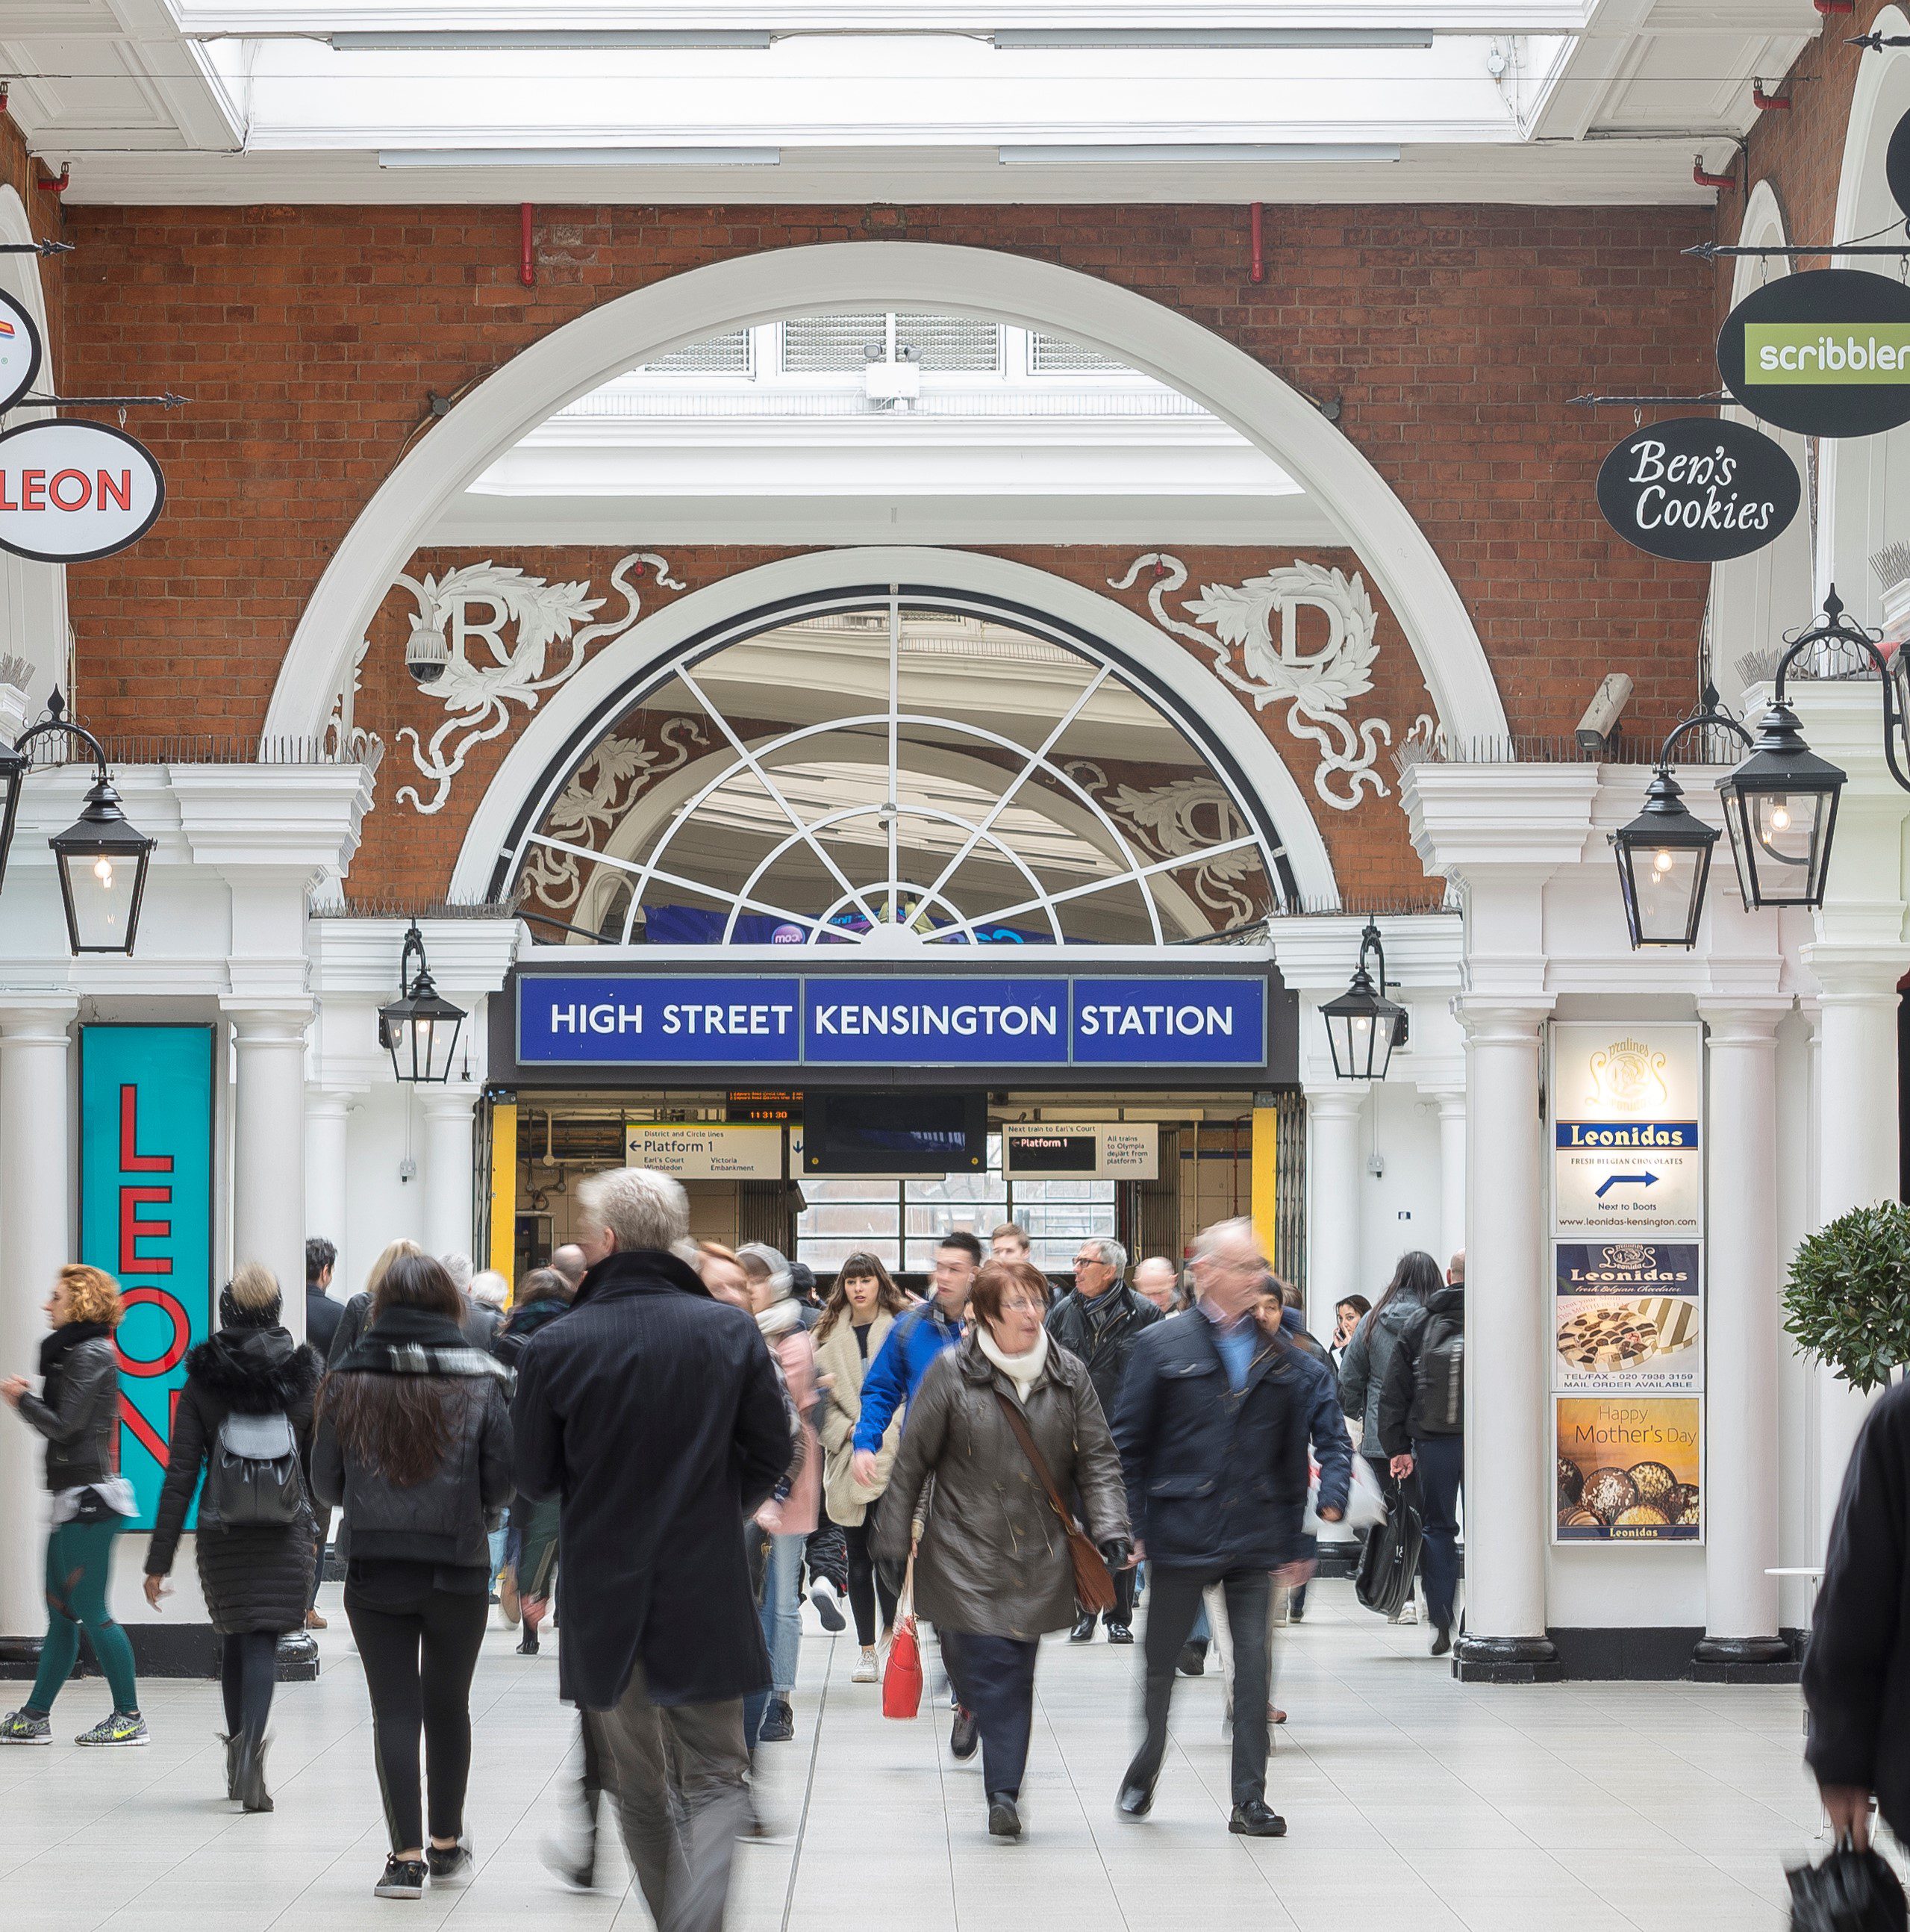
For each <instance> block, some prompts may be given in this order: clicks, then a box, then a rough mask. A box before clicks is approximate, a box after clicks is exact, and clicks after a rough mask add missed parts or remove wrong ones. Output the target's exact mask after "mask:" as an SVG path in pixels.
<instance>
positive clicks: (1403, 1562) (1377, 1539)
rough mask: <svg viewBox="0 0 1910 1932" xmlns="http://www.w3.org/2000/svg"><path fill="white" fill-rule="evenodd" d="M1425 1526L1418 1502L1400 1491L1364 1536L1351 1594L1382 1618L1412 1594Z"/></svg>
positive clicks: (1398, 1608)
mask: <svg viewBox="0 0 1910 1932" xmlns="http://www.w3.org/2000/svg"><path fill="white" fill-rule="evenodd" d="M1425 1538H1426V1528H1425V1524H1424V1523H1423V1520H1422V1519H1421V1517H1420V1512H1419V1507H1418V1505H1417V1504H1416V1503H1415V1502H1414V1501H1413V1500H1412V1499H1411V1497H1410V1496H1408V1494H1407V1493H1405V1491H1404V1490H1402V1491H1401V1493H1400V1496H1399V1502H1397V1503H1396V1504H1395V1505H1393V1508H1391V1509H1390V1510H1389V1511H1387V1518H1386V1521H1385V1523H1384V1524H1383V1525H1382V1526H1381V1527H1380V1528H1379V1529H1375V1531H1373V1532H1372V1535H1369V1537H1368V1538H1366V1549H1365V1550H1363V1552H1362V1553H1361V1555H1360V1572H1359V1574H1358V1576H1357V1577H1355V1578H1354V1585H1353V1589H1354V1595H1356V1596H1357V1597H1358V1598H1359V1599H1360V1602H1361V1603H1363V1604H1365V1605H1366V1608H1367V1609H1368V1610H1372V1611H1375V1612H1377V1613H1378V1614H1379V1615H1380V1616H1383V1617H1396V1616H1398V1615H1399V1613H1400V1612H1401V1611H1402V1610H1404V1609H1405V1607H1406V1605H1407V1604H1408V1602H1410V1601H1411V1598H1412V1595H1413V1580H1414V1577H1417V1575H1418V1574H1419V1568H1420V1544H1422V1543H1423V1541H1425Z"/></svg>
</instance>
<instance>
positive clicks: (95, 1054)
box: [79, 1026, 213, 1529]
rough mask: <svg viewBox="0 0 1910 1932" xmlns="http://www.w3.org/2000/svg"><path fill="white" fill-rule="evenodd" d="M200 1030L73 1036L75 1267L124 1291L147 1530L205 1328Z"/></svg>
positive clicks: (208, 1090)
mask: <svg viewBox="0 0 1910 1932" xmlns="http://www.w3.org/2000/svg"><path fill="white" fill-rule="evenodd" d="M212 1052H213V1031H212V1029H211V1028H210V1027H209V1026H85V1027H82V1028H80V1030H79V1258H80V1259H81V1260H82V1261H85V1262H91V1265H93V1266H94V1268H104V1269H105V1270H106V1273H107V1274H109V1275H112V1276H113V1277H115V1279H116V1280H118V1283H119V1286H120V1292H121V1295H122V1296H123V1297H124V1301H125V1304H126V1316H125V1319H124V1321H123V1322H121V1324H120V1326H119V1332H118V1335H117V1336H116V1337H115V1340H116V1341H117V1343H118V1348H119V1371H120V1373H119V1422H120V1430H119V1467H120V1471H121V1474H122V1475H125V1476H127V1477H128V1478H130V1480H131V1481H132V1484H133V1494H134V1495H135V1496H136V1497H137V1498H138V1499H139V1514H138V1515H137V1516H136V1517H134V1518H133V1522H132V1525H131V1526H132V1527H133V1528H135V1529H151V1527H152V1523H153V1514H154V1511H155V1510H156V1509H157V1508H158V1505H159V1487H160V1484H161V1482H162V1481H164V1479H165V1475H166V1445H168V1444H169V1442H171V1440H172V1418H173V1416H174V1415H175V1412H177V1410H178V1406H179V1391H181V1389H182V1388H184V1386H185V1380H186V1366H185V1364H186V1352H187V1350H188V1349H190V1348H191V1347H192V1346H193V1343H196V1342H202V1341H203V1340H205V1337H207V1336H208V1334H211V1328H212V1292H213V1290H212Z"/></svg>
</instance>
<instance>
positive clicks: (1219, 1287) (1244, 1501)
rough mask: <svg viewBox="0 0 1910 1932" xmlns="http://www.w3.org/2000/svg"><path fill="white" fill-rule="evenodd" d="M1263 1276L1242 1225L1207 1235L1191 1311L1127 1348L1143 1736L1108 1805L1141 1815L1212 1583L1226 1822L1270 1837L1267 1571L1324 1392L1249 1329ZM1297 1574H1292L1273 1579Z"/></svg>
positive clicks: (1338, 1458) (1332, 1462)
mask: <svg viewBox="0 0 1910 1932" xmlns="http://www.w3.org/2000/svg"><path fill="white" fill-rule="evenodd" d="M1266 1275H1267V1263H1266V1262H1265V1261H1264V1259H1262V1257H1261V1253H1260V1244H1259V1242H1258V1240H1257V1239H1256V1238H1255V1234H1254V1230H1253V1224H1252V1223H1251V1222H1249V1221H1244V1220H1243V1221H1223V1222H1222V1223H1220V1224H1219V1226H1217V1227H1213V1228H1210V1229H1208V1230H1207V1232H1206V1233H1205V1234H1204V1235H1202V1236H1201V1239H1200V1242H1199V1244H1198V1248H1197V1250H1196V1251H1195V1259H1194V1281H1195V1287H1196V1289H1198V1292H1199V1295H1200V1300H1199V1301H1198V1304H1196V1306H1195V1308H1194V1309H1193V1310H1190V1311H1189V1313H1187V1314H1186V1315H1183V1316H1180V1318H1179V1319H1177V1320H1176V1321H1173V1322H1162V1324H1160V1325H1159V1326H1158V1327H1156V1328H1150V1330H1149V1331H1148V1332H1147V1334H1144V1335H1143V1336H1142V1337H1141V1338H1140V1340H1138V1342H1137V1343H1135V1348H1134V1353H1133V1357H1132V1360H1131V1361H1130V1362H1129V1364H1128V1373H1127V1379H1126V1382H1125V1383H1124V1384H1123V1386H1122V1390H1121V1399H1120V1403H1119V1404H1118V1406H1117V1408H1116V1409H1115V1412H1114V1445H1115V1447H1116V1448H1117V1449H1118V1450H1119V1451H1120V1458H1121V1474H1122V1475H1123V1478H1124V1479H1125V1480H1126V1484H1127V1496H1128V1514H1129V1517H1131V1518H1132V1521H1133V1525H1134V1529H1135V1538H1136V1541H1135V1555H1136V1556H1145V1558H1146V1559H1147V1571H1148V1595H1147V1695H1146V1700H1145V1707H1144V1708H1145V1715H1146V1721H1147V1734H1146V1736H1145V1737H1144V1739H1143V1740H1142V1742H1141V1749H1140V1750H1139V1751H1138V1753H1136V1754H1135V1759H1134V1761H1133V1763H1132V1764H1130V1765H1129V1766H1128V1769H1127V1773H1126V1776H1125V1777H1124V1778H1123V1779H1122V1781H1121V1792H1120V1810H1121V1811H1122V1812H1123V1814H1124V1815H1125V1816H1126V1817H1130V1818H1144V1817H1146V1816H1147V1814H1148V1812H1149V1811H1150V1810H1152V1809H1153V1802H1154V1784H1155V1781H1156V1779H1157V1778H1159V1776H1160V1772H1161V1763H1162V1759H1163V1757H1165V1754H1166V1751H1167V1737H1168V1731H1167V1724H1168V1706H1169V1704H1170V1703H1171V1700H1172V1698H1173V1696H1174V1664H1175V1662H1176V1661H1177V1659H1178V1658H1179V1657H1180V1652H1181V1648H1182V1646H1183V1645H1184V1644H1185V1643H1186V1641H1187V1639H1188V1635H1189V1633H1190V1632H1191V1631H1192V1629H1193V1628H1194V1619H1195V1616H1197V1615H1198V1612H1199V1610H1200V1607H1201V1592H1202V1591H1203V1590H1204V1589H1205V1588H1206V1587H1207V1586H1208V1585H1210V1584H1213V1583H1218V1584H1219V1585H1220V1586H1222V1589H1224V1591H1225V1593H1226V1598H1227V1618H1228V1624H1229V1625H1230V1626H1231V1629H1232V1631H1233V1636H1234V1767H1233V1794H1234V1810H1233V1815H1232V1816H1231V1817H1230V1818H1229V1819H1228V1827H1227V1828H1228V1830H1229V1831H1230V1832H1240V1833H1241V1834H1243V1835H1245V1836H1247V1837H1249V1838H1281V1837H1283V1836H1284V1835H1285V1832H1286V1829H1287V1826H1286V1820H1285V1819H1283V1818H1282V1817H1281V1816H1280V1815H1279V1813H1278V1812H1276V1811H1273V1810H1271V1809H1270V1808H1269V1806H1268V1805H1267V1797H1266V1792H1267V1675H1268V1652H1267V1630H1268V1618H1269V1615H1270V1611H1271V1609H1272V1597H1273V1586H1272V1579H1271V1578H1270V1576H1269V1574H1268V1573H1269V1572H1270V1571H1276V1570H1289V1569H1290V1566H1295V1565H1296V1564H1297V1557H1298V1556H1299V1554H1300V1551H1301V1550H1302V1548H1303V1544H1302V1541H1301V1539H1302V1538H1303V1535H1304V1534H1305V1530H1304V1523H1305V1517H1306V1491H1307V1436H1308V1430H1309V1418H1311V1417H1312V1415H1314V1413H1315V1411H1316V1409H1317V1408H1318V1405H1319V1404H1320V1403H1321V1402H1322V1401H1324V1400H1326V1399H1327V1395H1328V1393H1329V1392H1328V1391H1327V1388H1326V1379H1325V1374H1324V1371H1323V1370H1321V1368H1320V1367H1319V1365H1318V1364H1317V1363H1315V1362H1313V1361H1311V1360H1309V1358H1307V1357H1306V1355H1303V1354H1302V1353H1301V1352H1300V1351H1299V1350H1298V1349H1296V1348H1294V1346H1292V1345H1291V1343H1288V1342H1286V1341H1285V1340H1283V1339H1282V1337H1281V1336H1280V1334H1279V1331H1277V1330H1274V1331H1272V1332H1269V1331H1268V1330H1267V1328H1263V1327H1262V1325H1261V1324H1260V1323H1259V1322H1258V1321H1256V1320H1255V1307H1256V1304H1258V1301H1259V1298H1260V1295H1261V1288H1262V1286H1263V1284H1264V1281H1265V1280H1266ZM1334 1436H1337V1438H1338V1440H1337V1445H1336V1444H1335V1442H1334V1439H1333V1438H1334ZM1319 1450H1320V1514H1321V1518H1322V1520H1324V1521H1326V1522H1328V1523H1336V1522H1338V1521H1339V1518H1340V1517H1341V1515H1342V1514H1343V1513H1344V1511H1345V1508H1346V1494H1347V1488H1348V1482H1349V1481H1350V1479H1351V1475H1352V1466H1353V1459H1352V1451H1351V1445H1350V1444H1349V1443H1348V1442H1347V1439H1346V1436H1345V1431H1344V1430H1336V1431H1333V1432H1330V1433H1328V1435H1327V1438H1326V1439H1324V1440H1323V1441H1322V1442H1321V1443H1320V1445H1319ZM1301 1574H1302V1573H1301V1572H1300V1571H1299V1570H1298V1569H1297V1568H1292V1569H1291V1571H1290V1574H1289V1576H1288V1577H1286V1578H1284V1579H1283V1580H1287V1581H1295V1582H1297V1581H1299V1580H1300V1577H1301Z"/></svg>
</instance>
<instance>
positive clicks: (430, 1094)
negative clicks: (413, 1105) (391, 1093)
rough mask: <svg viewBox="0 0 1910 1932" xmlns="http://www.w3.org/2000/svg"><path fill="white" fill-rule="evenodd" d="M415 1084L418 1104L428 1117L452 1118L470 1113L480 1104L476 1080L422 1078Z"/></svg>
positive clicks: (437, 1118)
mask: <svg viewBox="0 0 1910 1932" xmlns="http://www.w3.org/2000/svg"><path fill="white" fill-rule="evenodd" d="M414 1084H415V1086H416V1088H417V1090H418V1106H420V1107H421V1109H423V1110H424V1115H425V1117H426V1118H427V1119H431V1120H448V1119H451V1118H455V1117H456V1116H457V1115H462V1114H468V1113H469V1112H471V1111H472V1109H474V1108H475V1106H477V1104H478V1093H479V1091H480V1090H479V1088H478V1084H477V1082H475V1081H462V1080H448V1081H443V1082H439V1081H436V1080H420V1081H418V1082H415V1083H414Z"/></svg>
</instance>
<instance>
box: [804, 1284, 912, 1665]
mask: <svg viewBox="0 0 1910 1932" xmlns="http://www.w3.org/2000/svg"><path fill="white" fill-rule="evenodd" d="M908 1307H909V1299H908V1297H907V1295H904V1293H903V1292H902V1291H901V1289H899V1288H898V1287H897V1286H895V1282H894V1280H892V1278H891V1277H890V1275H889V1271H888V1270H887V1269H886V1268H884V1267H883V1265H882V1263H881V1262H880V1260H878V1259H877V1257H876V1256H874V1255H871V1254H854V1255H851V1256H850V1257H849V1259H847V1261H845V1262H844V1263H843V1264H842V1265H841V1268H838V1270H837V1271H836V1275H835V1286H834V1287H833V1288H832V1289H830V1290H829V1301H828V1303H827V1304H826V1307H824V1308H823V1319H821V1321H820V1322H817V1325H816V1332H815V1334H814V1337H813V1338H812V1339H813V1340H814V1343H815V1345H816V1386H817V1388H818V1389H820V1391H822V1400H821V1403H820V1406H818V1408H817V1412H816V1429H817V1434H818V1435H819V1436H820V1437H821V1439H822V1448H823V1508H824V1509H825V1510H826V1511H827V1513H828V1515H829V1520H830V1522H832V1523H835V1524H837V1525H838V1526H840V1528H841V1531H842V1534H843V1537H844V1541H846V1543H847V1546H848V1553H849V1608H850V1614H851V1615H853V1616H854V1618H855V1619H856V1643H857V1644H858V1645H859V1646H860V1649H861V1655H860V1656H859V1658H858V1659H857V1661H856V1667H855V1669H854V1670H853V1671H852V1672H851V1673H850V1682H851V1683H854V1684H873V1683H874V1682H875V1680H876V1670H877V1666H876V1648H875V1646H876V1637H877V1630H876V1621H875V1613H876V1604H877V1600H878V1598H879V1599H880V1603H881V1606H882V1628H883V1631H887V1630H888V1629H889V1627H890V1626H891V1625H892V1624H893V1623H894V1622H895V1592H894V1591H893V1590H892V1589H889V1586H888V1585H887V1584H886V1583H885V1582H883V1580H882V1579H881V1578H880V1577H879V1576H877V1574H876V1570H875V1562H874V1558H873V1557H871V1556H870V1554H869V1535H870V1532H871V1530H872V1529H874V1521H873V1517H874V1510H875V1506H876V1505H877V1502H880V1500H881V1497H882V1493H883V1490H885V1489H886V1488H887V1487H888V1484H889V1470H890V1469H892V1467H893V1466H894V1464H895V1451H897V1450H898V1448H901V1442H902V1421H901V1417H900V1416H898V1417H897V1418H895V1421H892V1422H891V1423H890V1424H889V1427H888V1428H887V1430H886V1431H885V1432H884V1433H883V1438H882V1447H881V1448H880V1449H879V1450H878V1451H877V1452H876V1459H875V1466H876V1478H875V1481H874V1482H872V1483H859V1482H858V1481H856V1473H855V1471H854V1470H853V1469H852V1468H851V1467H850V1460H851V1458H852V1457H853V1456H854V1454H855V1449H856V1443H855V1435H856V1424H857V1423H858V1422H859V1421H861V1419H862V1378H863V1376H865V1375H866V1374H867V1373H868V1366H869V1364H870V1363H871V1362H872V1361H874V1360H875V1358H876V1357H877V1355H880V1353H881V1352H882V1345H883V1343H884V1342H886V1341H887V1340H888V1339H889V1330H890V1329H892V1328H894V1327H895V1318H896V1316H898V1315H900V1314H902V1313H904V1312H905V1311H906V1310H907V1308H908Z"/></svg>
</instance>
